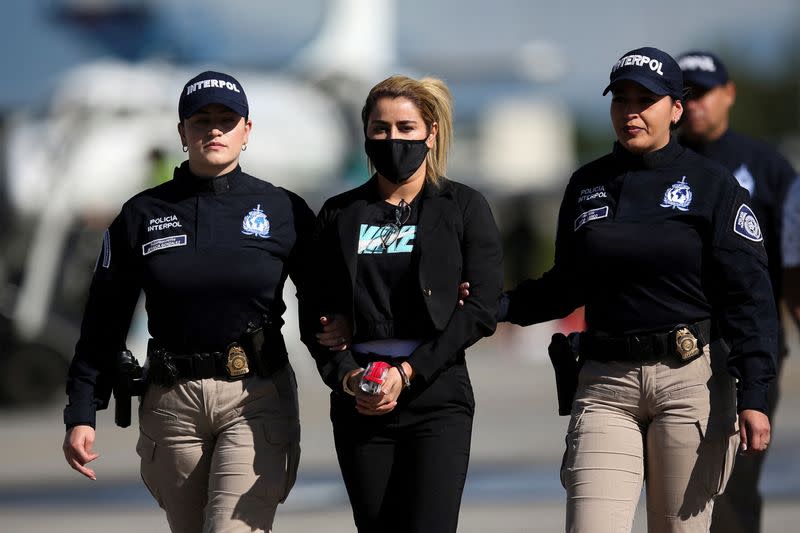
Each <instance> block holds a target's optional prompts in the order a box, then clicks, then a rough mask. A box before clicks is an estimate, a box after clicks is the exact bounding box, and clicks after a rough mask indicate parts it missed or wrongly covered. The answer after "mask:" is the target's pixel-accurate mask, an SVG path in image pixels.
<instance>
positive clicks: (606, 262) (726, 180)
mask: <svg viewBox="0 0 800 533" xmlns="http://www.w3.org/2000/svg"><path fill="white" fill-rule="evenodd" d="M749 204H750V197H749V195H748V194H747V191H746V190H744V189H743V188H742V187H740V186H739V184H738V183H737V182H736V180H735V179H734V177H733V176H732V175H731V174H730V172H728V171H727V170H725V169H724V168H723V167H722V166H721V165H719V164H718V163H715V162H713V161H711V160H710V159H707V158H705V157H701V156H699V155H697V154H696V153H694V152H692V151H691V150H689V149H686V148H683V147H682V146H680V145H679V144H678V143H677V142H676V141H675V140H674V139H672V140H671V141H670V143H669V144H668V145H667V146H666V147H664V148H663V149H661V150H658V151H656V152H653V153H648V154H644V155H643V156H637V155H634V154H631V153H630V152H627V151H626V150H624V149H623V148H622V147H621V146H620V145H619V144H618V143H617V144H615V146H614V152H613V153H612V154H609V155H607V156H605V157H602V158H600V159H598V160H596V161H593V162H591V163H589V164H587V165H585V166H583V167H582V168H580V169H578V171H576V172H575V174H573V176H572V179H571V180H570V182H569V184H568V185H567V190H566V192H565V194H564V200H563V203H562V204H561V210H560V212H559V219H558V231H557V235H556V254H555V265H554V266H553V268H552V269H551V270H550V271H549V272H547V273H545V275H544V276H543V277H542V278H540V279H537V280H528V281H525V282H523V283H521V284H520V285H519V286H518V287H517V288H516V289H515V290H513V291H511V292H510V293H509V298H510V303H509V305H508V309H507V319H508V320H509V321H511V322H514V323H517V324H523V325H524V324H531V323H535V322H542V321H545V320H551V319H553V318H558V317H562V316H566V315H567V314H569V313H570V312H571V311H573V310H574V309H575V308H576V307H579V306H581V305H585V306H586V322H587V326H588V328H589V330H591V331H596V332H603V333H607V334H610V335H635V334H639V333H656V332H665V331H669V330H670V329H672V328H673V327H674V326H675V325H677V324H682V323H693V322H698V321H701V320H705V319H713V320H714V321H715V323H716V324H717V325H718V327H719V331H720V332H721V335H722V337H723V338H724V339H725V341H726V342H727V343H728V344H729V346H730V348H731V351H730V355H729V356H728V367H729V370H730V373H731V374H732V375H733V376H735V377H737V378H739V380H740V393H741V396H740V404H739V409H740V410H741V409H746V408H755V409H759V410H762V411H765V412H766V408H767V401H766V395H767V389H768V388H769V385H770V383H771V382H772V381H773V380H774V378H775V359H776V351H777V315H776V311H775V303H774V301H773V297H772V287H771V285H770V281H769V275H768V272H767V258H766V253H765V251H764V246H763V236H762V234H761V231H760V229H759V226H758V222H757V220H756V218H755V216H754V215H753V212H752V209H751V208H750V207H749Z"/></svg>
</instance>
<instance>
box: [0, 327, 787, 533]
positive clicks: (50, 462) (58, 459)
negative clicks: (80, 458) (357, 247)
mask: <svg viewBox="0 0 800 533" xmlns="http://www.w3.org/2000/svg"><path fill="white" fill-rule="evenodd" d="M550 328H551V326H549V325H545V326H537V327H533V328H526V329H525V330H523V329H520V328H515V327H511V326H508V327H505V326H503V327H501V328H500V331H499V333H498V334H497V335H495V336H494V337H492V338H491V339H487V340H484V341H482V342H480V343H479V344H478V345H477V346H475V347H474V348H473V349H472V350H470V352H469V354H468V366H469V368H470V372H471V375H472V381H473V388H474V390H475V397H476V402H477V410H476V417H475V424H474V433H473V446H472V459H471V463H470V472H469V475H468V478H467V485H466V489H465V494H464V501H463V505H462V512H461V519H460V526H459V531H460V532H462V533H467V532H469V533H471V532H486V531H492V532H493V533H503V532H523V531H524V532H538V531H542V532H557V531H563V530H564V492H563V489H562V488H561V485H560V482H559V480H558V468H559V464H560V462H561V456H562V453H563V438H564V430H565V426H566V423H567V418H566V417H558V416H557V415H556V397H555V385H554V379H553V371H552V368H551V367H550V364H549V360H548V358H547V354H546V346H547V342H548V340H549V335H550V333H551V329H550ZM792 333H793V332H792ZM791 346H792V348H793V349H792V352H793V356H792V357H790V359H789V360H788V361H787V364H786V368H785V371H784V375H783V379H782V383H783V397H782V400H781V404H780V406H779V410H778V413H777V416H776V417H775V420H774V425H775V428H776V430H775V436H774V438H773V440H772V446H771V450H770V455H769V456H768V458H767V461H766V470H765V474H764V476H763V480H762V481H763V482H762V488H763V490H764V493H765V497H766V506H765V524H764V526H765V527H764V531H765V532H769V533H782V532H793V531H796V530H797V524H800V505H799V503H800V462H798V461H796V460H795V458H794V456H795V450H797V449H798V446H799V445H800V363H798V362H796V361H795V359H797V358H798V357H800V350H799V349H798V344H797V339H796V338H792V339H791ZM292 351H293V365H294V367H295V371H296V372H297V375H298V383H299V387H300V399H301V424H302V431H303V436H302V448H303V457H302V460H301V467H300V471H299V473H298V480H297V485H296V486H295V489H294V490H293V491H292V494H291V495H290V497H289V500H288V501H287V503H286V504H285V505H283V506H281V507H280V508H279V510H278V514H277V518H276V521H275V527H274V531H276V532H279V533H301V532H302V533H305V532H311V531H325V532H326V533H338V532H352V531H355V528H354V527H353V525H352V516H351V514H350V509H349V505H348V503H347V497H346V494H345V492H344V487H343V485H342V483H341V481H340V479H339V472H338V468H337V464H336V459H335V454H334V449H333V439H332V435H331V428H330V421H329V419H328V400H327V391H326V389H325V387H324V386H323V385H322V383H321V381H320V380H319V377H318V376H317V375H316V370H315V369H314V367H313V364H312V363H311V360H310V357H308V356H306V355H305V352H304V351H302V350H300V349H299V348H296V349H293V350H292ZM62 402H63V399H58V400H55V401H53V402H52V403H51V404H48V405H47V406H44V407H40V408H35V409H24V410H7V411H0V427H2V430H0V450H2V452H3V453H2V454H0V532H2V533H17V532H20V533H22V532H26V533H39V532H45V531H48V532H49V531H54V530H56V531H59V532H60V533H71V532H81V533H86V532H94V531H114V533H128V532H130V533H141V532H142V531H147V532H148V533H159V532H167V531H168V528H167V525H166V520H165V518H164V515H163V512H162V511H161V510H160V509H159V508H158V507H157V505H156V504H155V502H154V501H152V499H151V498H150V496H149V494H148V493H147V491H146V489H144V487H143V486H142V484H141V481H140V480H139V472H138V466H139V465H138V457H137V456H136V453H135V451H134V447H135V442H136V438H137V430H136V429H135V428H136V421H134V423H133V425H132V427H130V428H127V429H120V428H116V427H114V425H113V410H110V411H105V412H101V413H99V416H98V440H97V442H96V444H95V449H96V451H98V452H99V453H100V454H101V457H100V458H99V459H98V460H96V461H95V462H94V463H92V465H93V468H94V469H95V470H96V472H97V475H98V481H96V482H92V481H89V480H87V479H85V478H83V477H82V476H80V475H78V474H77V473H76V472H74V471H72V470H71V469H70V468H69V467H68V466H67V465H66V463H65V462H64V458H63V455H62V452H61V442H62V439H63V435H64V429H63V424H62V421H61V410H62V408H63V403H62ZM134 411H135V410H134ZM633 531H634V532H635V533H641V532H644V531H646V525H645V523H644V516H643V514H642V508H641V506H640V508H639V510H638V514H637V518H636V521H635V526H634V530H633Z"/></svg>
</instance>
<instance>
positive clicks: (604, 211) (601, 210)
mask: <svg viewBox="0 0 800 533" xmlns="http://www.w3.org/2000/svg"><path fill="white" fill-rule="evenodd" d="M607 216H608V206H607V205H606V206H603V207H598V208H596V209H590V210H588V211H585V212H583V213H581V214H580V216H579V217H578V218H576V219H575V231H578V228H580V227H581V226H583V225H584V224H586V223H587V222H591V221H592V220H597V219H598V218H606V217H607Z"/></svg>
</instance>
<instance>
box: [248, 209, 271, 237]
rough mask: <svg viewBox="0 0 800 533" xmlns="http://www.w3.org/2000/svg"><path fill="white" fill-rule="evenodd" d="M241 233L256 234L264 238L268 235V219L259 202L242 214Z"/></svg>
mask: <svg viewBox="0 0 800 533" xmlns="http://www.w3.org/2000/svg"><path fill="white" fill-rule="evenodd" d="M242 233H244V234H245V235H258V236H259V237H262V238H264V239H266V238H267V237H269V219H268V218H267V215H266V214H265V213H264V211H262V210H261V204H258V205H257V206H256V208H255V209H251V210H250V212H249V213H247V214H246V215H245V216H244V219H243V220H242Z"/></svg>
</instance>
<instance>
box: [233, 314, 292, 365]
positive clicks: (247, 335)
mask: <svg viewBox="0 0 800 533" xmlns="http://www.w3.org/2000/svg"><path fill="white" fill-rule="evenodd" d="M240 344H241V345H242V348H244V351H245V352H246V353H247V357H248V360H249V361H250V364H251V365H252V367H253V371H254V372H255V373H256V375H257V376H260V377H262V378H265V377H269V376H271V375H272V374H274V373H275V371H277V370H280V369H281V368H283V367H284V366H286V363H288V362H289V356H288V352H287V351H286V342H285V341H284V340H283V335H282V334H281V330H280V328H279V327H278V326H276V325H275V324H273V322H272V320H271V319H270V317H269V316H268V315H265V316H264V317H263V320H262V322H261V324H255V323H253V322H249V323H248V325H247V330H246V331H245V332H244V335H242V338H241V340H240Z"/></svg>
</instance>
